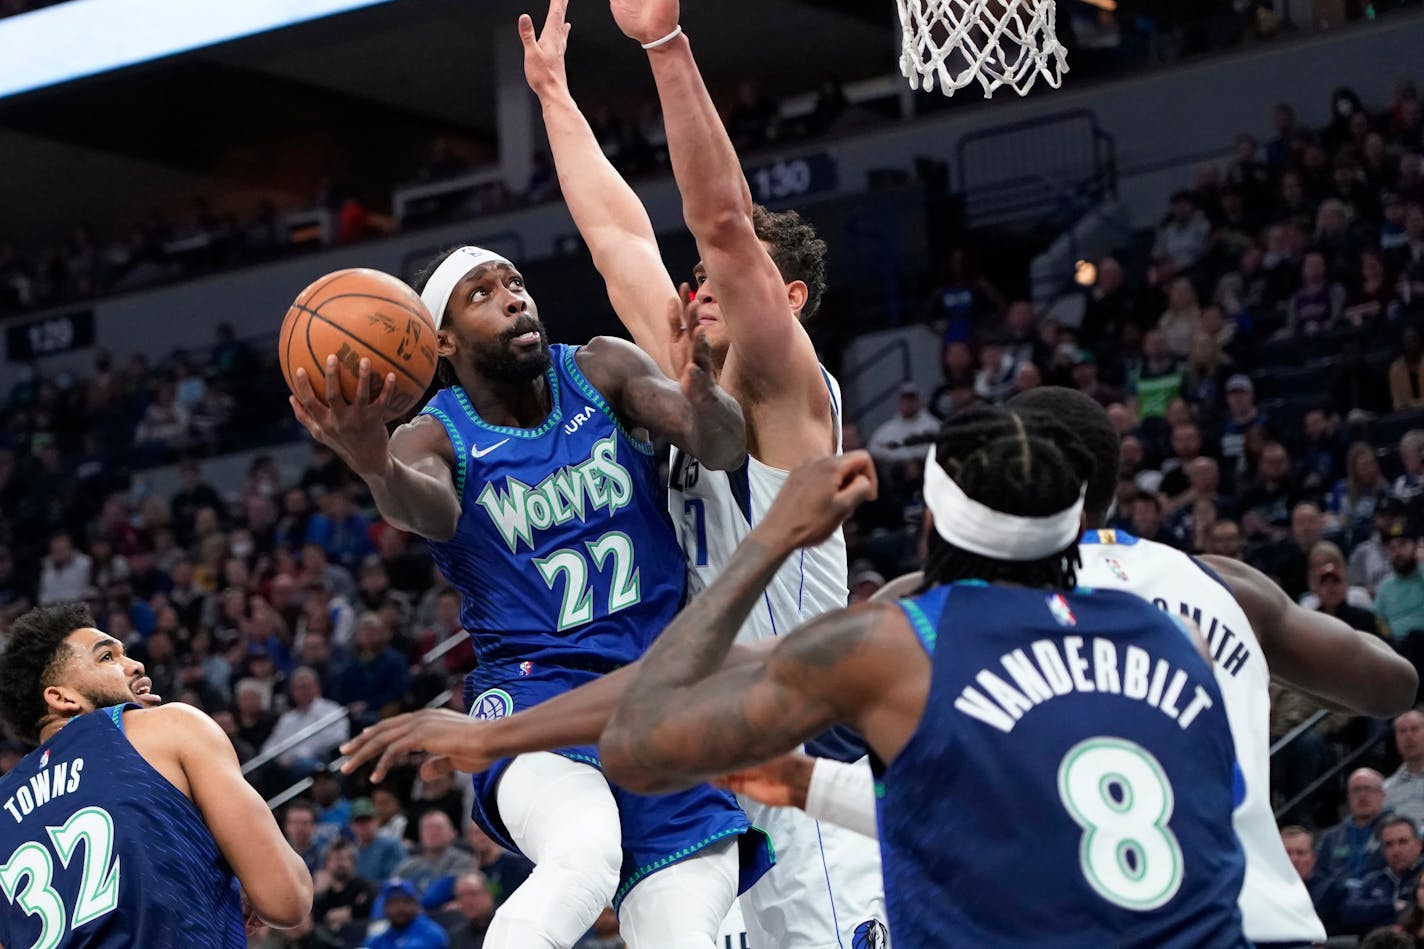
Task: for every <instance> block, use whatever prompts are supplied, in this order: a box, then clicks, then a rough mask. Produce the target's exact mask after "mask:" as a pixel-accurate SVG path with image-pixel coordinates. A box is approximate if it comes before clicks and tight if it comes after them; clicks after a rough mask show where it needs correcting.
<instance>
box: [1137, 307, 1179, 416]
mask: <svg viewBox="0 0 1424 949" xmlns="http://www.w3.org/2000/svg"><path fill="white" fill-rule="evenodd" d="M1128 386H1129V388H1130V389H1131V391H1132V395H1133V398H1134V399H1135V400H1136V410H1137V415H1138V417H1139V418H1141V419H1143V420H1144V421H1145V420H1147V419H1153V418H1162V417H1164V416H1166V414H1167V406H1168V405H1169V404H1170V403H1171V401H1172V400H1173V399H1175V398H1176V397H1177V394H1178V393H1179V392H1180V391H1181V388H1182V361H1181V360H1180V359H1178V358H1177V357H1176V356H1175V355H1173V354H1172V350H1171V348H1170V347H1169V346H1168V345H1167V337H1166V335H1165V334H1164V333H1163V332H1162V331H1161V330H1160V329H1154V330H1150V331H1148V332H1147V333H1145V334H1144V335H1143V337H1142V362H1141V363H1140V364H1139V365H1138V366H1137V368H1136V371H1131V370H1129V374H1128Z"/></svg>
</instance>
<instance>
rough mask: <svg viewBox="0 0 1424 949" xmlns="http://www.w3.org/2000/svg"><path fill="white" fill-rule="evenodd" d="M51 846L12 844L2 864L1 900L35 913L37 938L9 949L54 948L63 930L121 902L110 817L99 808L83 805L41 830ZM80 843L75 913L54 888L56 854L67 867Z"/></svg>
mask: <svg viewBox="0 0 1424 949" xmlns="http://www.w3.org/2000/svg"><path fill="white" fill-rule="evenodd" d="M45 829H46V830H47V831H48V832H49V839H50V842H51V843H52V844H53V847H54V853H53V854H51V853H50V848H49V847H46V846H45V845H44V844H42V843H39V842H38V841H34V840H31V841H29V842H28V843H23V844H21V845H20V846H19V847H17V848H15V852H14V853H12V854H10V858H9V859H8V860H6V861H5V864H4V865H3V866H0V892H3V893H4V894H5V899H6V900H8V901H9V902H11V903H13V904H15V905H16V906H18V907H19V908H20V909H21V910H23V911H24V912H25V913H27V914H28V915H30V916H37V917H39V921H40V936H39V939H37V940H36V941H35V942H32V943H30V944H29V945H28V946H16V947H13V949H55V947H56V946H58V945H59V943H60V941H61V940H62V939H63V938H64V933H65V930H66V929H70V930H72V929H77V928H79V927H80V926H83V925H84V924H85V923H88V922H92V921H93V920H96V919H98V918H99V917H100V916H105V915H107V914H109V913H112V912H113V911H114V910H115V909H116V908H117V907H118V905H119V861H118V860H117V859H116V858H114V857H113V853H114V819H113V818H112V817H111V816H109V812H108V811H106V810H104V809H103V808H102V807H86V808H84V809H83V810H79V811H75V812H74V815H73V816H72V817H70V818H69V820H67V821H65V822H64V824H63V825H62V826H59V827H47V828H45ZM81 843H82V844H83V845H84V864H83V867H84V872H83V875H82V877H81V880H80V884H79V897H78V899H76V900H75V902H74V911H73V913H71V912H70V911H69V908H68V907H66V906H65V905H64V901H63V899H61V898H60V895H59V893H58V892H56V891H55V889H54V887H53V886H52V884H53V883H54V858H55V856H58V857H59V863H60V865H61V866H63V867H65V868H68V867H69V865H70V863H71V862H73V860H74V858H75V855H76V854H77V853H78V850H79V845H80V844H81Z"/></svg>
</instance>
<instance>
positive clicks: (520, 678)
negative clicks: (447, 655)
mask: <svg viewBox="0 0 1424 949" xmlns="http://www.w3.org/2000/svg"><path fill="white" fill-rule="evenodd" d="M613 668H614V667H612V666H607V667H604V668H602V669H598V670H592V669H591V670H575V669H568V668H559V667H551V666H534V665H532V664H529V663H525V664H523V665H500V666H497V667H483V668H479V669H476V670H475V671H474V672H471V673H470V674H469V675H468V676H466V677H465V705H466V707H468V708H469V712H470V715H471V717H473V718H479V719H485V720H493V719H498V718H504V717H505V716H507V715H512V714H514V713H515V712H517V711H520V710H522V709H526V708H529V707H531V706H534V705H538V704H539V703H540V702H545V701H548V700H549V699H551V698H553V697H554V696H556V695H562V694H563V693H565V692H569V691H572V690H573V689H576V688H578V687H579V686H581V685H583V684H584V683H585V682H591V681H593V680H594V679H597V678H598V677H599V676H600V675H603V674H605V673H607V672H611V671H613ZM554 753H555V754H557V755H562V756H563V757H565V758H569V759H571V760H573V761H578V762H581V763H583V764H587V765H590V766H592V767H594V768H598V769H600V770H602V762H600V761H599V758H598V748H597V746H595V745H578V746H575V747H573V748H560V749H558V750H557V751H555V752H554ZM513 760H514V759H513V758H505V759H503V760H501V761H496V762H495V763H494V764H492V765H490V767H489V768H488V769H487V770H485V771H484V772H482V773H480V774H477V775H474V778H473V780H474V784H475V806H474V813H473V815H472V816H473V817H474V820H475V823H477V824H479V825H480V828H481V829H482V830H484V832H485V833H487V834H489V835H490V837H491V838H492V839H493V840H494V841H495V842H496V843H498V844H499V845H500V846H501V847H504V848H505V849H507V850H512V851H514V852H515V853H519V852H520V851H519V848H518V847H517V846H516V845H515V843H514V841H512V840H510V839H509V833H508V831H507V830H506V829H505V826H504V822H503V821H501V820H500V818H499V813H498V810H497V809H496V807H495V789H496V788H497V787H498V786H499V779H500V777H502V776H503V774H504V769H505V768H508V767H509V763H510V762H511V761H513ZM609 789H610V790H611V791H612V792H613V800H614V801H615V802H616V803H617V805H618V815H619V818H620V820H621V821H622V825H623V867H622V871H621V872H620V874H619V880H618V890H617V892H616V893H615V894H614V896H613V908H614V909H617V908H618V907H619V906H620V905H621V904H622V902H623V899H624V897H626V896H627V895H628V892H629V891H630V890H631V889H632V888H633V886H634V885H635V884H637V883H638V881H640V880H642V879H643V878H644V877H646V876H648V875H649V874H651V873H654V872H656V871H658V870H661V869H662V868H663V867H667V866H671V865H672V864H674V863H677V862H678V861H680V860H686V859H687V858H688V857H691V856H693V855H695V854H696V853H697V852H698V851H700V850H702V849H704V848H706V847H709V846H711V845H712V844H715V843H717V842H718V841H719V840H724V839H726V838H727V837H733V836H735V837H738V838H740V839H739V841H738V843H739V847H740V851H741V880H740V882H739V885H738V889H737V892H738V893H744V892H746V891H747V890H748V889H749V888H750V887H751V885H752V884H753V883H755V882H756V881H757V880H759V879H761V877H762V875H763V874H765V873H766V872H767V871H768V870H770V869H771V866H772V864H773V863H775V858H774V857H773V855H772V849H771V841H770V840H769V839H768V838H767V836H766V834H765V833H764V832H763V831H762V830H761V829H759V828H757V827H754V826H752V823H751V821H750V820H748V819H747V815H746V814H745V813H744V812H743V811H742V809H741V808H740V807H739V806H738V805H737V800H736V798H735V797H734V796H733V795H732V794H729V793H728V792H726V791H721V790H718V789H717V788H714V787H712V786H711V785H709V784H703V785H701V786H699V787H695V788H689V789H687V790H686V791H679V792H677V793H676V794H661V795H657V796H654V797H648V796H645V795H642V794H634V793H633V792H631V791H625V790H623V789H622V788H620V787H618V786H617V785H615V784H610V785H609Z"/></svg>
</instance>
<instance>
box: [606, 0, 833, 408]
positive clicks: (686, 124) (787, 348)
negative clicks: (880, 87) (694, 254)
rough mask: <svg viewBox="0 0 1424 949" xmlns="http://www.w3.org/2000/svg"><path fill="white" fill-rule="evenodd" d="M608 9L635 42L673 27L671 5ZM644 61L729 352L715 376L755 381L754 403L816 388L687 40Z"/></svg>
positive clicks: (638, 1) (637, 0)
mask: <svg viewBox="0 0 1424 949" xmlns="http://www.w3.org/2000/svg"><path fill="white" fill-rule="evenodd" d="M612 6H613V15H614V18H615V19H616V20H617V21H618V25H619V27H620V28H621V29H622V30H623V32H624V33H625V34H627V35H628V36H630V37H631V38H633V39H635V40H638V41H639V42H641V43H650V42H654V41H657V40H659V39H661V38H663V37H665V36H667V35H668V34H669V33H671V32H672V31H673V30H674V29H676V27H677V25H678V13H679V5H678V3H677V0H612ZM648 61H649V63H650V64H651V65H652V69H653V78H654V80H655V81H656V82H657V87H658V98H659V99H660V100H661V102H662V107H663V120H664V122H665V124H666V126H667V137H668V154H669V156H670V157H671V159H672V169H673V175H674V177H676V179H677V185H678V190H679V191H680V192H681V193H682V201H683V216H684V217H685V218H686V220H687V226H688V229H689V230H690V231H692V235H693V237H695V238H696V239H697V249H698V251H699V252H700V253H701V254H702V261H703V266H704V267H705V269H706V272H707V274H708V276H709V279H710V280H711V282H712V285H713V289H714V291H715V293H716V299H717V302H718V303H719V304H720V307H721V312H722V317H723V319H724V320H725V321H726V325H727V333H728V336H729V337H730V339H731V340H732V342H733V344H734V348H733V353H732V356H731V357H730V358H729V362H728V367H726V368H725V369H724V371H725V372H727V373H731V374H741V373H745V374H746V375H747V376H748V377H750V378H753V379H755V382H756V391H757V392H758V393H759V394H761V395H762V396H763V397H765V396H766V395H769V394H774V393H777V392H782V391H788V390H791V389H793V388H794V387H797V386H802V385H805V384H806V382H807V380H808V379H809V380H810V381H812V382H818V381H819V378H820V377H819V370H818V369H817V361H816V352H815V349H814V348H813V347H812V345H811V341H810V338H809V337H807V336H806V333H805V331H804V330H803V329H801V327H800V326H799V325H798V323H797V321H796V318H795V316H794V315H793V314H792V312H791V307H790V304H789V302H788V296H787V292H788V291H787V282H786V281H785V280H783V279H782V276H781V274H780V272H779V271H778V270H777V267H776V264H775V263H774V262H773V261H772V259H771V256H770V255H769V254H768V253H767V249H766V247H765V245H763V244H762V242H761V239H760V238H758V237H757V234H756V231H755V229H754V228H753V226H752V195H751V189H749V188H748V187H747V179H746V176H745V175H744V174H743V173H742V166H741V163H740V162H739V161H738V160H737V153H736V151H735V149H733V147H732V140H731V138H729V137H728V135H727V130H726V128H725V127H724V126H723V125H722V118H721V116H720V115H718V114H717V107H716V106H715V105H714V104H713V102H712V97H711V95H709V94H708V92H707V86H706V84H705V83H704V82H703V81H702V76H701V74H700V73H699V72H698V70H697V62H696V61H695V60H694V59H693V57H692V47H691V45H690V44H689V43H688V40H687V37H686V36H678V37H676V38H675V39H673V40H671V41H669V42H666V43H664V44H662V45H661V46H658V47H657V48H655V49H652V50H649V51H648ZM802 289H803V292H804V287H803V288H802Z"/></svg>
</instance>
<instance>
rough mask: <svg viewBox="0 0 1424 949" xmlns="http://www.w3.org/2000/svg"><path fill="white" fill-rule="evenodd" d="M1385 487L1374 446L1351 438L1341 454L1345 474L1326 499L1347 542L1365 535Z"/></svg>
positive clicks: (1362, 538)
mask: <svg viewBox="0 0 1424 949" xmlns="http://www.w3.org/2000/svg"><path fill="white" fill-rule="evenodd" d="M1388 491H1389V484H1388V482H1386V481H1385V479H1384V475H1383V474H1382V473H1381V472H1380V466H1379V459H1378V458H1376V457H1375V449H1374V446H1373V445H1371V444H1370V443H1369V442H1355V443H1354V444H1353V445H1351V446H1350V451H1349V453H1348V454H1346V456H1345V477H1343V478H1341V479H1340V480H1339V481H1337V482H1336V483H1335V486H1334V487H1333V488H1332V489H1331V491H1330V497H1329V499H1328V500H1327V501H1326V510H1328V511H1329V512H1330V514H1331V515H1332V516H1333V517H1334V518H1335V521H1336V523H1337V524H1338V525H1339V529H1340V533H1341V535H1342V536H1343V537H1344V538H1345V542H1346V544H1347V545H1350V544H1354V543H1357V542H1359V541H1363V540H1364V539H1365V538H1366V537H1367V536H1369V531H1370V527H1371V525H1372V524H1373V523H1374V521H1375V512H1376V511H1377V510H1378V508H1379V503H1380V501H1382V500H1384V497H1385V495H1386V494H1387V493H1388ZM1361 585H1367V584H1361Z"/></svg>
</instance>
